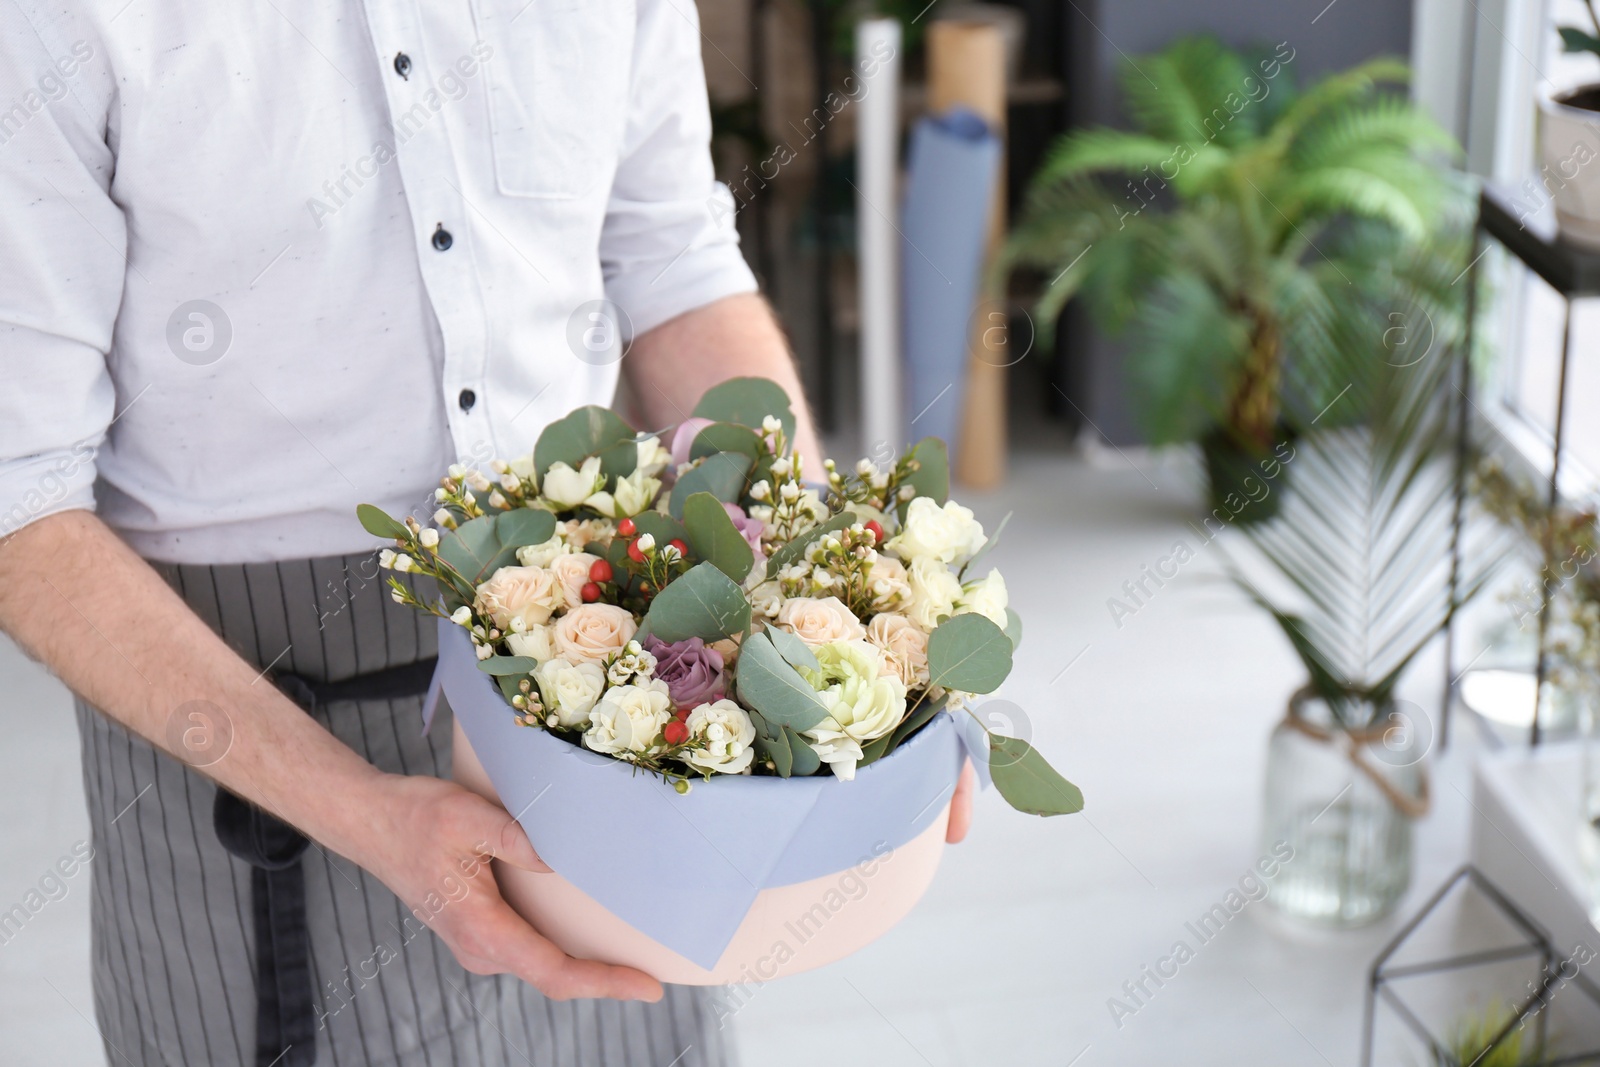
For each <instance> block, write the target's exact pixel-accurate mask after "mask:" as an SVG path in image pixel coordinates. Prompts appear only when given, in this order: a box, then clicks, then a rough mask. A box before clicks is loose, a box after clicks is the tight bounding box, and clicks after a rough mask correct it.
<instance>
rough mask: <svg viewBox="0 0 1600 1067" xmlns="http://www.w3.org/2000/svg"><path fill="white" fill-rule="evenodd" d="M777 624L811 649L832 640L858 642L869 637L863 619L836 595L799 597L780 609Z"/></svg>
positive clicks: (787, 602)
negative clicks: (857, 616)
mask: <svg viewBox="0 0 1600 1067" xmlns="http://www.w3.org/2000/svg"><path fill="white" fill-rule="evenodd" d="M778 625H779V626H781V627H783V628H784V629H785V630H788V631H789V632H790V633H792V634H794V635H795V636H796V637H798V638H799V639H800V640H802V641H804V642H805V643H806V644H807V645H809V646H810V647H812V648H817V647H819V646H821V645H826V644H828V643H830V642H833V641H859V640H860V639H861V638H863V637H865V636H866V631H865V630H863V629H862V628H861V620H860V619H858V618H856V617H855V614H854V613H853V612H851V610H850V609H849V608H848V607H846V606H845V604H844V601H842V600H840V599H839V598H838V597H836V596H830V597H824V598H822V599H820V600H819V599H817V598H815V597H808V596H797V597H795V598H793V599H792V600H785V601H784V602H783V606H782V607H780V608H779V609H778Z"/></svg>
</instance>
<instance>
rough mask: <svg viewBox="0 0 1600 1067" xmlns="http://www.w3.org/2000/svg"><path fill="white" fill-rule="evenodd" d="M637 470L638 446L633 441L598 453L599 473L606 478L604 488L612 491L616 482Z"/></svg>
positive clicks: (621, 443)
mask: <svg viewBox="0 0 1600 1067" xmlns="http://www.w3.org/2000/svg"><path fill="white" fill-rule="evenodd" d="M638 469H639V445H638V443H637V442H635V441H633V440H631V439H630V440H627V441H622V442H620V443H618V444H614V445H612V446H611V447H610V448H607V449H605V450H604V451H602V452H601V453H600V472H601V473H602V474H604V475H605V476H606V488H607V489H611V490H614V489H616V487H617V481H618V480H619V479H621V478H626V477H627V476H628V475H630V474H632V473H633V472H634V471H636V470H638Z"/></svg>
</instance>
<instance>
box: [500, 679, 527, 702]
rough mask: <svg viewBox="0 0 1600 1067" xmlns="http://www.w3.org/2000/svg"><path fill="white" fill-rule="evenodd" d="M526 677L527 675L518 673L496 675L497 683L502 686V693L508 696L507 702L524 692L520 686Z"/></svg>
mask: <svg viewBox="0 0 1600 1067" xmlns="http://www.w3.org/2000/svg"><path fill="white" fill-rule="evenodd" d="M524 677H525V675H518V674H497V675H495V679H494V680H495V684H497V685H499V686H500V695H501V696H503V697H505V698H506V703H507V704H509V703H511V701H512V699H513V698H514V697H516V696H517V695H518V694H519V693H521V692H522V689H521V688H520V687H521V685H522V679H523V678H524Z"/></svg>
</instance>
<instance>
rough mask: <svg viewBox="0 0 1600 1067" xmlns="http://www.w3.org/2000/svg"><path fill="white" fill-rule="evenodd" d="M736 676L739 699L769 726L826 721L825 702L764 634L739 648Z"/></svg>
mask: <svg viewBox="0 0 1600 1067" xmlns="http://www.w3.org/2000/svg"><path fill="white" fill-rule="evenodd" d="M669 588H670V586H669ZM737 673H738V680H739V696H740V698H741V699H742V700H743V701H744V703H746V704H749V705H750V706H751V707H752V708H755V709H756V710H757V711H759V712H760V713H761V714H762V715H764V716H766V719H767V721H768V722H769V723H777V724H779V725H781V726H787V727H789V728H790V729H792V730H809V729H811V728H812V727H814V726H816V725H817V723H819V722H821V721H822V720H823V719H824V718H826V717H827V714H828V710H827V708H825V707H824V706H823V704H822V698H821V697H819V696H817V692H816V690H814V689H812V688H811V686H810V685H809V684H808V683H807V682H806V680H805V679H804V678H802V677H800V672H799V671H797V670H795V668H794V667H793V666H791V665H790V663H789V661H788V660H786V659H784V658H783V657H782V656H781V655H779V654H778V650H777V649H776V648H774V647H773V646H772V642H771V641H770V640H769V639H768V638H767V636H766V634H765V633H764V632H763V633H753V634H751V635H750V636H749V637H746V638H745V639H744V643H743V644H741V645H740V646H739V665H738V668H737Z"/></svg>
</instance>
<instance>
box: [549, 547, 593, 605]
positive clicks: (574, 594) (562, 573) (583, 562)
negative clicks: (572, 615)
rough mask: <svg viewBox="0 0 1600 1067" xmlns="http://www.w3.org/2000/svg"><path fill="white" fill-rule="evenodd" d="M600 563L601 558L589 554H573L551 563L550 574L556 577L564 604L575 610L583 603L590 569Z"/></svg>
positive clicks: (559, 557) (558, 558)
mask: <svg viewBox="0 0 1600 1067" xmlns="http://www.w3.org/2000/svg"><path fill="white" fill-rule="evenodd" d="M599 562H600V557H599V556H591V555H589V553H587V552H573V553H571V554H569V555H564V556H557V557H556V558H555V559H553V560H551V561H550V573H551V574H553V575H555V579H556V585H557V586H558V587H559V588H560V590H561V601H562V603H563V604H565V605H566V606H567V607H569V608H575V607H577V606H578V605H579V604H582V603H583V587H584V586H585V585H587V584H588V582H589V568H590V567H593V566H594V565H595V564H596V563H599Z"/></svg>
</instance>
